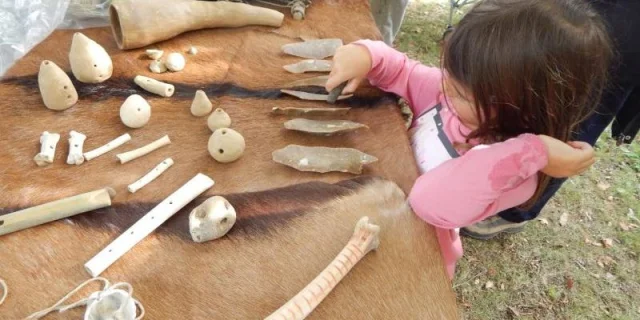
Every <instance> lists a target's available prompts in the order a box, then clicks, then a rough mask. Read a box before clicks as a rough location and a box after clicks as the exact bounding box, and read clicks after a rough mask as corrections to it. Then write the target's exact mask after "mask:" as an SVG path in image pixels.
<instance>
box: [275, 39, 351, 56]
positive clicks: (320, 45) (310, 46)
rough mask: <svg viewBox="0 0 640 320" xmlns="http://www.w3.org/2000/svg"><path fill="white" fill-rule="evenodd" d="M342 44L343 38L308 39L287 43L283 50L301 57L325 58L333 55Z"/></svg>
mask: <svg viewBox="0 0 640 320" xmlns="http://www.w3.org/2000/svg"><path fill="white" fill-rule="evenodd" d="M342 44H343V43H342V39H318V40H308V41H303V42H297V43H288V44H285V45H283V46H282V52H284V53H286V54H289V55H292V56H297V57H301V58H307V59H324V58H327V57H331V56H333V55H334V54H335V53H336V49H338V47H340V46H342Z"/></svg>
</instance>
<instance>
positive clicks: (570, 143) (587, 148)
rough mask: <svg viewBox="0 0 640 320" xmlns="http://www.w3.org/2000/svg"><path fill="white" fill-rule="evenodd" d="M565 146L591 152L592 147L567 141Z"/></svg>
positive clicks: (584, 143)
mask: <svg viewBox="0 0 640 320" xmlns="http://www.w3.org/2000/svg"><path fill="white" fill-rule="evenodd" d="M567 144H568V145H570V146H572V147H574V148H576V149H580V150H589V149H591V150H593V147H592V146H591V145H590V144H588V143H586V142H583V141H569V142H567Z"/></svg>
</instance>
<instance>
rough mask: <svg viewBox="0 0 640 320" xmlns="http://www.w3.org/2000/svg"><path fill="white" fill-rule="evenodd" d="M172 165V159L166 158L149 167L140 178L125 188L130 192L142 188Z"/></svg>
mask: <svg viewBox="0 0 640 320" xmlns="http://www.w3.org/2000/svg"><path fill="white" fill-rule="evenodd" d="M172 165H173V159H171V158H166V159H164V161H162V162H160V163H159V164H158V165H157V166H156V167H155V168H153V169H151V171H149V172H148V173H147V174H145V175H144V176H142V178H140V179H138V181H136V182H134V183H132V184H130V185H129V186H128V187H127V190H129V192H131V193H135V192H136V191H138V190H140V189H142V188H144V187H145V186H146V185H147V184H149V183H151V182H152V181H153V180H155V179H156V178H157V177H159V176H160V175H161V174H162V173H164V172H165V171H167V169H169V168H170V167H171V166H172Z"/></svg>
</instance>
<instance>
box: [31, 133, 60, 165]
mask: <svg viewBox="0 0 640 320" xmlns="http://www.w3.org/2000/svg"><path fill="white" fill-rule="evenodd" d="M58 141H60V135H59V134H57V133H49V132H47V131H45V132H43V133H42V134H41V135H40V153H38V154H37V155H36V156H35V157H34V158H33V160H34V161H35V162H36V164H37V165H38V166H40V167H42V166H46V165H47V164H50V163H53V158H54V157H55V155H56V145H57V144H58Z"/></svg>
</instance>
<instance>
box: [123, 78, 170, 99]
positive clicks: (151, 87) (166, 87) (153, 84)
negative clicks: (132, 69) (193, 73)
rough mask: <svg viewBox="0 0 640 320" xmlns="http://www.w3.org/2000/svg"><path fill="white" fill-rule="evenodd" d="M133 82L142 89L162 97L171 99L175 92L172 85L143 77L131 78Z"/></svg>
mask: <svg viewBox="0 0 640 320" xmlns="http://www.w3.org/2000/svg"><path fill="white" fill-rule="evenodd" d="M133 82H135V83H136V84H137V85H139V86H140V87H141V88H142V89H144V90H147V91H149V92H151V93H155V94H157V95H159V96H163V97H171V96H172V95H173V92H174V91H175V88H174V87H173V85H172V84H168V83H164V82H161V81H158V80H156V79H151V78H149V77H145V76H136V77H135V78H133Z"/></svg>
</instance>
